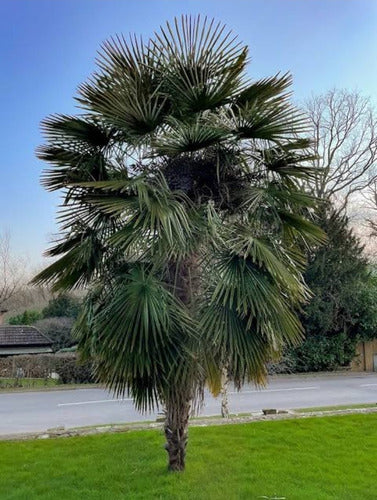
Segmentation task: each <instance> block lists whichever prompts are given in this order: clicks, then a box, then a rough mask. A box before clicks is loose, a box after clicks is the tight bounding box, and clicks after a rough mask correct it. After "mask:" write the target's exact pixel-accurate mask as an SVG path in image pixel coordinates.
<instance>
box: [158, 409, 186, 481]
mask: <svg viewBox="0 0 377 500" xmlns="http://www.w3.org/2000/svg"><path fill="white" fill-rule="evenodd" d="M190 407H191V404H190V402H189V401H185V402H184V404H182V405H177V406H175V405H174V404H173V405H172V407H171V408H167V411H166V419H165V426H164V431H165V437H166V444H165V450H166V451H167V454H168V470H169V471H171V472H182V471H184V470H185V465H186V460H185V459H186V446H187V441H188V420H189V415H190Z"/></svg>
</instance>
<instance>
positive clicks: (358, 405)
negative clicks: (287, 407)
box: [294, 403, 377, 413]
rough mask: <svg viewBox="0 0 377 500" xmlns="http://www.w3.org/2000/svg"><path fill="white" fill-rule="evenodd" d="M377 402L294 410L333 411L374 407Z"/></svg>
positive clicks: (300, 411)
mask: <svg viewBox="0 0 377 500" xmlns="http://www.w3.org/2000/svg"><path fill="white" fill-rule="evenodd" d="M376 407H377V403H359V404H354V405H332V406H313V407H309V408H295V410H294V411H295V412H299V413H310V412H312V411H334V410H354V409H362V408H376Z"/></svg>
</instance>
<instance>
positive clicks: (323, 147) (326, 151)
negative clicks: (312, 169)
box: [306, 89, 377, 209]
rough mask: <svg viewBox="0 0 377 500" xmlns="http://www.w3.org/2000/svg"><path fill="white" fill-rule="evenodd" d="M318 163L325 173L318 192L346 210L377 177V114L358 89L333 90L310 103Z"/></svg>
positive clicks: (317, 185)
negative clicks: (350, 201)
mask: <svg viewBox="0 0 377 500" xmlns="http://www.w3.org/2000/svg"><path fill="white" fill-rule="evenodd" d="M306 108H307V112H308V116H309V121H310V123H311V128H312V137H313V140H314V146H313V149H314V153H315V154H316V155H317V156H318V159H317V160H315V161H314V163H315V166H316V167H317V168H320V169H321V170H322V175H321V176H320V177H319V179H318V180H317V182H316V184H315V191H316V192H315V193H314V194H315V195H316V196H318V197H320V198H327V199H331V200H332V201H334V202H336V204H337V205H338V207H340V208H341V209H345V208H346V207H347V205H348V203H349V200H350V198H351V197H352V196H353V195H354V194H355V193H358V192H364V191H365V190H366V189H367V188H368V186H370V185H372V184H373V183H374V182H376V179H377V168H376V165H377V115H376V113H375V111H374V109H373V107H372V105H371V103H370V100H369V99H368V98H366V97H363V96H362V95H361V94H360V93H358V92H356V91H355V92H349V91H347V90H337V89H334V90H331V91H330V92H327V93H326V94H324V95H321V96H317V97H313V98H312V99H310V100H309V101H308V102H307V103H306Z"/></svg>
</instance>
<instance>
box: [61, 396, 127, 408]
mask: <svg viewBox="0 0 377 500" xmlns="http://www.w3.org/2000/svg"><path fill="white" fill-rule="evenodd" d="M119 401H132V398H124V399H100V400H98V401H79V402H77V403H59V404H58V406H77V405H93V404H96V403H116V402H119Z"/></svg>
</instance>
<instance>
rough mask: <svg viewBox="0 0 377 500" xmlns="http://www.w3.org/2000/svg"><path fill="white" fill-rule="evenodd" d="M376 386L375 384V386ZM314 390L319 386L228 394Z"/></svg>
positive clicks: (243, 392) (240, 392) (241, 392)
mask: <svg viewBox="0 0 377 500" xmlns="http://www.w3.org/2000/svg"><path fill="white" fill-rule="evenodd" d="M376 385H377V384H376ZM314 389H319V385H313V386H310V387H289V388H287V389H260V390H258V389H257V390H255V391H233V392H230V393H229V394H241V395H242V394H253V393H257V394H264V393H265V392H283V391H312V390H314Z"/></svg>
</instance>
